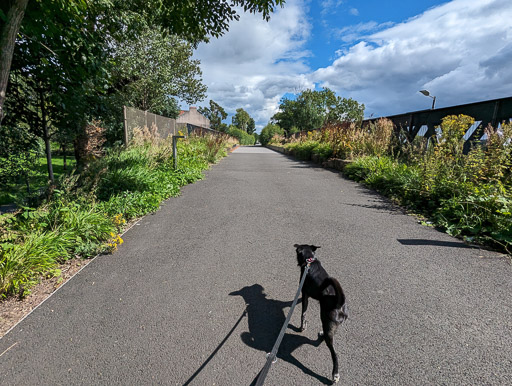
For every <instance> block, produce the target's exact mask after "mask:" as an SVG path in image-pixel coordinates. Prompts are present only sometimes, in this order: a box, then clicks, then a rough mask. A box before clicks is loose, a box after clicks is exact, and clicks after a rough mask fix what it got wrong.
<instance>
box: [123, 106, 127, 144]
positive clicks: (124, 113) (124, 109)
mask: <svg viewBox="0 0 512 386" xmlns="http://www.w3.org/2000/svg"><path fill="white" fill-rule="evenodd" d="M123 115H124V146H126V147H128V122H127V119H126V106H123Z"/></svg>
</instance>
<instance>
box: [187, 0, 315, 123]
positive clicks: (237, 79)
mask: <svg viewBox="0 0 512 386" xmlns="http://www.w3.org/2000/svg"><path fill="white" fill-rule="evenodd" d="M310 30H311V25H310V24H309V22H308V21H307V16H306V7H305V5H304V3H303V2H302V1H288V2H287V3H286V5H285V7H284V8H282V9H278V10H277V12H276V13H274V14H273V15H272V18H271V20H270V21H269V22H268V23H267V22H265V21H263V20H262V19H261V17H260V16H258V15H251V14H244V13H243V12H241V17H240V20H239V21H238V22H234V23H232V24H231V26H230V30H229V32H228V33H226V35H224V36H223V37H221V38H219V39H212V40H211V41H210V43H208V44H201V45H200V46H199V47H198V49H197V51H196V52H195V54H194V56H195V58H197V59H200V60H201V68H202V70H203V80H204V83H205V84H206V85H208V98H209V99H213V100H215V101H216V102H217V103H219V104H220V105H221V106H223V107H224V108H225V109H226V111H227V112H228V113H230V114H234V112H235V110H236V109H237V108H239V107H242V108H244V109H245V110H247V111H248V112H249V114H250V115H251V116H252V117H253V118H254V119H255V120H256V122H257V124H258V127H259V128H261V126H262V125H265V124H266V123H267V122H268V120H269V119H270V117H271V116H272V115H273V114H274V113H275V112H276V111H277V106H278V104H279V100H280V98H281V97H282V96H283V95H284V94H285V93H286V92H294V91H297V90H299V89H304V88H307V87H309V88H311V87H314V84H313V83H312V82H311V81H310V80H308V79H307V77H306V76H305V75H304V74H306V73H309V72H310V69H309V68H308V67H307V65H306V64H305V63H304V59H305V58H307V57H308V56H310V55H311V53H310V52H309V51H308V50H306V49H305V48H304V45H305V43H306V41H307V39H308V37H309V34H310ZM200 104H201V105H207V101H206V102H203V103H200Z"/></svg>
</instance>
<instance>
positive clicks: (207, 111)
mask: <svg viewBox="0 0 512 386" xmlns="http://www.w3.org/2000/svg"><path fill="white" fill-rule="evenodd" d="M197 111H199V112H200V113H201V114H203V115H204V116H205V117H206V118H208V119H209V120H210V128H212V129H213V130H218V131H223V132H225V131H226V130H227V129H228V126H227V125H226V124H225V123H222V121H223V120H224V119H226V118H227V117H228V114H227V113H226V111H225V110H224V109H223V108H222V106H221V105H219V104H218V103H216V102H214V101H213V100H212V99H210V107H199V108H198V109H197Z"/></svg>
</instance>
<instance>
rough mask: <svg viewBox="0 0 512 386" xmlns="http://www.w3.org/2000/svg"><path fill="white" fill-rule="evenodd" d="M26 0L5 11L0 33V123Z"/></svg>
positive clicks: (20, 0)
mask: <svg viewBox="0 0 512 386" xmlns="http://www.w3.org/2000/svg"><path fill="white" fill-rule="evenodd" d="M27 4H28V0H15V1H14V3H13V5H11V6H10V8H9V11H8V12H7V20H6V21H5V24H4V27H3V28H2V31H1V35H0V125H1V124H2V119H3V117H4V102H5V93H6V91H7V83H8V82H9V71H10V69H11V62H12V55H13V52H14V45H15V44H16V36H17V35H18V31H19V30H20V26H21V21H22V20H23V16H25V9H26V8H27Z"/></svg>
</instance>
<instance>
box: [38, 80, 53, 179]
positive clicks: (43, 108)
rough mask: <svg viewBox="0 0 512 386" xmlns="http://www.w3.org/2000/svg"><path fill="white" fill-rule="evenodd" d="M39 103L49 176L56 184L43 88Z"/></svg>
mask: <svg viewBox="0 0 512 386" xmlns="http://www.w3.org/2000/svg"><path fill="white" fill-rule="evenodd" d="M39 103H40V109H41V125H42V126H43V127H42V129H43V141H44V147H45V150H46V163H47V166H48V178H49V179H50V182H51V184H52V185H53V184H55V178H54V176H53V165H52V148H51V146H50V133H49V130H48V122H47V120H46V118H47V117H46V106H45V104H44V95H43V91H42V90H39Z"/></svg>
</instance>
